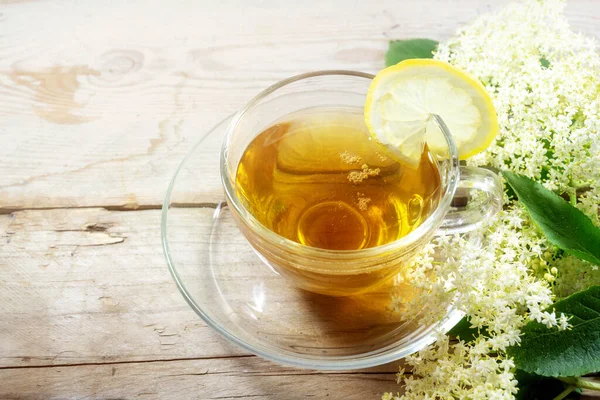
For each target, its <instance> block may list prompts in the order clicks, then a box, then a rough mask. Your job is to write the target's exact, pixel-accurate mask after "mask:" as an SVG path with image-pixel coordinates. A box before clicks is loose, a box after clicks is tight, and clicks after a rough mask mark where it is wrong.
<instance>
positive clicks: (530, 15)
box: [435, 0, 600, 194]
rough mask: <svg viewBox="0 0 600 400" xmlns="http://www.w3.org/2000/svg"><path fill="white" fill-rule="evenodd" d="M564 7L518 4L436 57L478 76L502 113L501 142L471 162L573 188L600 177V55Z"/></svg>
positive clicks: (468, 30)
mask: <svg viewBox="0 0 600 400" xmlns="http://www.w3.org/2000/svg"><path fill="white" fill-rule="evenodd" d="M563 8H564V2H563V1H561V0H544V1H540V0H527V1H524V2H522V3H515V4H511V5H509V6H507V7H506V8H505V9H503V10H502V11H501V12H500V13H498V14H491V15H486V16H483V17H481V18H480V19H478V20H477V21H476V22H475V23H473V24H472V25H469V26H467V27H465V28H464V29H462V30H460V31H459V32H458V34H457V36H456V37H455V38H453V39H451V40H450V41H448V42H447V43H444V44H440V46H439V49H438V51H437V53H436V55H435V57H436V58H438V59H440V60H444V61H447V62H449V63H451V64H454V65H457V66H459V67H461V68H462V69H464V70H465V71H467V72H470V73H471V74H472V75H474V76H475V77H477V78H478V79H479V80H480V81H481V82H482V83H483V84H484V85H485V87H486V89H487V91H488V92H489V93H490V95H491V96H492V99H493V101H494V105H495V106H496V110H497V112H498V123H499V125H500V133H499V135H498V137H497V140H496V141H495V143H494V144H493V145H492V146H491V147H490V148H489V149H488V150H487V151H485V152H483V153H481V154H479V155H477V156H475V157H473V158H471V159H470V160H469V164H470V165H486V166H493V167H496V168H499V169H507V168H508V169H510V170H512V171H514V172H518V173H521V174H524V175H526V176H528V177H530V178H532V179H535V180H537V181H540V182H542V183H543V184H544V185H545V186H546V187H547V188H548V189H551V190H558V191H560V192H567V193H568V192H569V191H571V190H572V189H574V188H576V187H581V186H586V185H591V186H593V188H594V189H597V188H598V186H599V183H600V142H599V141H598V140H597V134H598V130H599V129H600V87H599V85H598V71H600V57H599V56H598V52H597V48H596V46H597V43H596V41H595V40H594V39H592V38H588V37H586V36H583V35H580V34H577V33H574V32H573V31H572V30H571V29H570V27H569V24H568V22H567V20H566V18H565V17H564V15H563ZM594 193H596V194H598V193H599V192H597V191H594Z"/></svg>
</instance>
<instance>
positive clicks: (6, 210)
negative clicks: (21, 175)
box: [0, 202, 223, 215]
mask: <svg viewBox="0 0 600 400" xmlns="http://www.w3.org/2000/svg"><path fill="white" fill-rule="evenodd" d="M221 204H223V203H210V202H209V203H173V204H172V205H171V207H172V208H217V207H219V206H220V205H221ZM162 207H163V205H162V204H141V205H135V206H131V205H126V204H125V205H113V206H102V205H93V206H60V207H0V215H8V214H12V213H15V212H21V211H49V210H84V209H94V208H96V209H105V210H106V211H124V212H128V211H146V210H161V209H162Z"/></svg>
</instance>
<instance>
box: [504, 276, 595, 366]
mask: <svg viewBox="0 0 600 400" xmlns="http://www.w3.org/2000/svg"><path fill="white" fill-rule="evenodd" d="M549 311H554V312H556V314H557V315H559V314H561V313H563V314H565V315H567V316H568V317H570V319H569V322H570V324H571V328H569V329H567V330H564V331H559V330H558V329H556V328H551V329H549V328H547V327H546V326H545V325H542V324H540V323H537V322H530V323H529V324H527V325H526V326H525V327H524V328H523V336H522V338H521V345H520V346H513V347H510V348H509V349H508V354H509V355H510V356H512V357H513V358H514V360H515V364H516V366H517V368H519V369H522V370H523V371H525V372H528V373H531V374H536V375H541V376H554V377H562V376H581V375H585V374H589V373H593V372H598V371H600V286H591V287H590V288H588V289H586V290H583V291H581V292H577V293H575V294H573V295H571V296H569V297H567V298H565V299H564V300H561V301H559V302H557V303H555V304H554V305H553V306H552V307H550V309H549Z"/></svg>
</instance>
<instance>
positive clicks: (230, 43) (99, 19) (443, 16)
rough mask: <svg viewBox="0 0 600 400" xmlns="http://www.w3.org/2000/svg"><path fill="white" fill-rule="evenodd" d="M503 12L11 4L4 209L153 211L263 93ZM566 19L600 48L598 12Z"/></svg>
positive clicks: (0, 177) (388, 4) (0, 188)
mask: <svg viewBox="0 0 600 400" xmlns="http://www.w3.org/2000/svg"><path fill="white" fill-rule="evenodd" d="M504 3H506V1H491V0H485V1H483V0H482V1H457V2H453V3H452V5H449V4H448V3H447V2H444V1H440V0H427V1H420V2H411V1H404V2H398V1H395V0H385V1H380V2H378V3H377V5H376V6H375V5H373V4H371V3H369V2H351V3H348V2H345V1H338V2H314V3H313V4H312V5H307V4H305V3H290V4H287V3H286V5H285V7H283V6H281V5H280V3H279V2H277V1H274V0H269V1H265V2H261V3H260V5H254V3H244V2H241V3H240V2H237V1H233V0H229V1H223V2H218V3H214V2H213V3H210V4H208V3H206V2H193V1H183V2H178V3H176V4H170V5H169V6H168V7H165V6H164V4H163V3H160V2H151V3H148V2H139V1H132V2H126V4H118V5H117V4H111V6H110V7H104V6H103V7H100V6H97V5H96V4H95V3H93V2H77V1H67V0H64V1H57V2H45V1H42V2H16V3H14V4H10V5H7V6H4V7H3V9H2V14H1V16H0V23H1V24H2V36H1V38H0V116H1V118H2V124H1V126H0V141H1V142H2V143H3V145H2V146H1V147H0V210H1V209H4V210H5V211H6V210H9V211H10V210H12V209H15V208H38V207H72V206H104V205H109V206H118V207H123V208H135V207H138V206H144V205H146V206H147V205H158V204H160V202H161V200H162V198H163V194H164V191H165V189H166V186H167V183H168V180H169V178H170V177H171V175H172V173H173V172H174V170H175V168H176V166H177V165H178V163H179V161H180V160H181V159H182V157H183V156H184V154H185V153H186V152H187V150H188V149H189V148H190V146H191V145H192V144H193V143H194V142H195V141H196V140H197V139H198V138H199V137H200V135H202V134H203V133H204V132H205V131H206V130H207V129H208V128H209V127H211V126H213V125H214V124H215V123H217V122H218V121H220V120H221V119H223V118H224V117H225V116H227V115H229V114H230V113H232V112H234V111H235V110H236V109H238V108H240V107H241V106H242V105H243V104H244V103H245V102H246V101H247V100H249V99H250V98H251V97H252V96H253V95H255V94H256V93H258V91H260V90H261V89H263V88H265V87H267V86H268V85H270V84H272V83H274V82H276V81H278V80H280V79H282V78H285V77H288V76H291V75H294V74H297V73H300V72H306V71H310V70H318V69H335V68H339V69H352V70H361V71H368V72H375V71H377V70H378V69H379V68H381V66H382V63H383V56H384V53H385V50H386V47H387V41H388V40H389V39H392V38H403V37H423V36H425V37H432V38H436V39H443V38H446V37H448V36H449V35H451V34H452V33H453V32H454V30H455V29H456V28H457V27H458V26H460V25H461V24H464V23H466V22H468V21H470V20H472V19H473V18H475V17H476V16H477V14H479V13H482V12H486V11H488V10H490V9H493V8H495V7H501V6H502V5H503V4H504ZM66 10H68V11H66ZM567 13H568V15H569V17H570V18H571V20H572V21H573V23H574V25H575V26H576V27H577V28H578V29H581V30H582V31H583V32H586V33H589V34H593V35H597V36H600V35H599V32H600V24H598V23H597V22H598V18H599V17H600V7H597V5H596V3H594V2H593V1H585V0H578V1H570V2H569V6H568V8H567ZM32 23H34V24H35V29H32V28H31V26H32ZM207 151H213V148H212V147H210V146H209V147H208V148H207ZM211 155H213V154H210V155H209V154H207V157H208V156H211ZM209 184H211V185H213V186H214V190H218V189H219V188H218V182H209Z"/></svg>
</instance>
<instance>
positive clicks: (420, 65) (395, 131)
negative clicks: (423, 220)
mask: <svg viewBox="0 0 600 400" xmlns="http://www.w3.org/2000/svg"><path fill="white" fill-rule="evenodd" d="M432 114H437V115H439V116H440V117H441V118H442V119H443V120H444V122H445V123H446V125H447V126H448V129H449V130H450V133H451V134H452V137H453V139H454V142H455V143H456V147H457V148H458V155H459V158H460V159H461V160H464V159H466V158H469V157H471V156H473V155H475V154H477V153H479V152H481V151H483V150H485V149H486V148H487V147H488V146H489V145H490V144H491V143H492V141H493V139H494V137H495V136H496V134H497V133H498V119H497V117H496V110H495V109H494V105H493V104H492V99H491V98H490V96H489V94H488V93H487V92H486V90H485V88H484V87H483V85H482V84H481V83H480V82H479V81H478V80H476V79H474V78H472V77H471V76H469V75H467V74H466V73H465V72H464V71H462V70H460V69H458V68H456V67H454V66H452V65H450V64H448V63H446V62H443V61H438V60H431V59H413V60H406V61H402V62H401V63H398V64H396V65H393V66H391V67H388V68H386V69H384V70H382V71H381V72H379V73H378V74H377V75H376V76H375V78H374V79H373V81H372V82H371V86H370V87H369V91H368V93H367V100H366V103H365V122H366V124H367V127H368V129H369V132H370V134H371V137H372V138H373V139H374V140H376V141H377V142H379V143H380V144H382V145H384V146H386V147H387V148H388V149H389V150H390V151H391V152H392V154H394V155H396V156H397V157H398V158H400V159H401V160H402V161H404V162H406V163H408V164H409V165H411V166H416V165H418V163H419V160H420V159H421V154H422V152H423V146H424V143H425V142H426V143H427V145H428V146H429V150H430V151H431V152H432V153H434V154H436V155H440V156H444V155H445V154H446V153H447V152H448V144H447V142H446V140H445V139H444V136H443V134H442V132H441V131H440V129H439V127H438V125H437V124H436V123H435V121H434V120H433V118H431V115H432Z"/></svg>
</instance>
